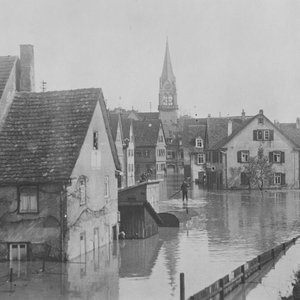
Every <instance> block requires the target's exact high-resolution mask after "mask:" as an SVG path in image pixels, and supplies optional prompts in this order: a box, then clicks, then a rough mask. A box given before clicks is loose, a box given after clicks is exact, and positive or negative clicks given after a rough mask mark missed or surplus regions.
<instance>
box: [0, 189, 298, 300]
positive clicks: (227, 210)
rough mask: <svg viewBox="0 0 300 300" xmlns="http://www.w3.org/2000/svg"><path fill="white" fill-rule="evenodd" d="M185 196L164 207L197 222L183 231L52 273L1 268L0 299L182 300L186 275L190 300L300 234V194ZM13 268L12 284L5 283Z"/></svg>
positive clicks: (36, 265) (124, 244)
mask: <svg viewBox="0 0 300 300" xmlns="http://www.w3.org/2000/svg"><path fill="white" fill-rule="evenodd" d="M180 196H181V195H179V194H178V195H177V197H175V198H174V199H169V200H164V201H161V203H160V212H164V211H172V210H173V211H174V210H176V211H186V212H187V213H188V214H189V215H191V216H192V217H191V219H190V220H188V221H187V222H186V223H183V224H182V226H181V227H180V228H160V230H159V235H156V236H153V237H151V238H148V239H145V240H125V241H120V242H119V243H115V244H113V245H110V246H108V247H102V248H100V249H98V251H95V252H92V253H88V254H87V255H86V256H85V257H81V258H80V259H78V260H76V261H74V262H71V263H68V264H63V265H61V264H59V263H50V262H47V263H46V265H45V272H42V262H33V263H17V262H16V263H14V265H10V264H9V263H1V264H0V299H116V300H124V299H126V300H127V299H130V300H140V299H179V274H180V273H181V272H184V273H185V294H186V297H189V296H191V295H192V294H194V293H196V292H198V291H200V290H201V289H202V288H204V287H206V286H207V285H209V284H211V283H212V282H214V281H215V280H217V279H219V278H220V277H221V276H224V275H225V274H227V273H230V272H231V271H232V270H233V269H234V268H235V267H237V266H239V265H241V264H243V263H244V262H245V261H246V260H250V259H252V258H253V257H255V256H257V255H258V254H260V253H261V252H263V251H266V250H268V249H270V248H272V247H274V246H276V245H278V244H280V243H282V242H285V241H287V240H288V239H290V238H293V237H295V236H297V235H298V234H299V233H300V192H299V191H288V192H285V191H268V192H263V193H260V192H256V191H253V192H248V191H232V192H229V191H228V192H225V191H204V190H202V189H199V188H198V187H197V186H195V187H194V189H193V190H192V191H190V194H189V197H190V199H189V201H188V205H187V206H183V205H182V200H181V198H180ZM292 249H293V248H291V249H290V250H289V251H292ZM295 264H298V262H295ZM10 267H13V268H14V282H13V283H12V285H10V284H9V283H8V282H6V281H7V279H8V272H9V268H10ZM283 268H284V266H283ZM282 272H284V271H282ZM251 299H253V298H251ZM256 299H259V298H256ZM261 299H267V298H261Z"/></svg>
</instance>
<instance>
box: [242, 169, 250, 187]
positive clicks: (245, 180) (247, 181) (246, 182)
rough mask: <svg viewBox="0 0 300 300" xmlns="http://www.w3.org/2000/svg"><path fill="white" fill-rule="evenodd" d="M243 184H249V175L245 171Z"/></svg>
mask: <svg viewBox="0 0 300 300" xmlns="http://www.w3.org/2000/svg"><path fill="white" fill-rule="evenodd" d="M241 185H249V177H248V176H247V174H246V173H245V172H242V173H241Z"/></svg>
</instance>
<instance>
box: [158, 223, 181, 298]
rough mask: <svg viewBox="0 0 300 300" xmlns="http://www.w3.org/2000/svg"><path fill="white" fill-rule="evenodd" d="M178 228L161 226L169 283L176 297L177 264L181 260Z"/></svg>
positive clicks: (171, 293) (172, 294)
mask: <svg viewBox="0 0 300 300" xmlns="http://www.w3.org/2000/svg"><path fill="white" fill-rule="evenodd" d="M178 233H179V231H178V228H161V230H160V233H159V235H160V237H161V238H162V239H163V240H164V243H163V246H162V250H163V253H164V257H165V261H166V268H167V272H168V275H169V284H170V287H171V292H170V295H171V296H172V297H174V295H175V290H176V282H177V280H178V278H177V274H178V273H177V265H178V261H179V237H178Z"/></svg>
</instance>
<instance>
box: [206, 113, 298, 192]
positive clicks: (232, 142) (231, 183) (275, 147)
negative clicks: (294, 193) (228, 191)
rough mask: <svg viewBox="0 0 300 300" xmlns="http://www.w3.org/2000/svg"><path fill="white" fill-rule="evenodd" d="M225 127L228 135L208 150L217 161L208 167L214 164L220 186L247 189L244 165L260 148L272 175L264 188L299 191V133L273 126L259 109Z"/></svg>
mask: <svg viewBox="0 0 300 300" xmlns="http://www.w3.org/2000/svg"><path fill="white" fill-rule="evenodd" d="M287 127H288V126H287ZM228 128H229V132H228V133H230V134H229V135H228V136H227V137H225V138H223V139H221V140H220V141H219V142H218V143H216V144H215V145H214V146H213V147H212V148H211V149H212V150H213V151H215V152H213V151H212V153H217V154H216V157H217V158H218V159H217V160H216V163H214V162H211V166H213V165H214V164H216V168H215V171H218V173H217V174H220V175H221V178H222V179H220V180H221V184H222V185H223V187H226V188H247V187H248V181H247V177H246V176H245V173H244V170H245V169H244V166H245V164H246V163H247V162H248V160H249V157H250V156H251V157H255V156H257V155H258V149H259V148H260V147H262V148H263V151H264V155H266V156H267V157H268V159H269V162H270V163H272V168H273V173H274V174H273V177H272V178H270V180H269V181H268V182H264V187H270V188H279V187H288V188H299V144H298V142H297V141H300V139H299V137H300V134H299V131H298V132H297V130H296V129H293V130H291V131H290V132H289V131H288V129H287V128H286V127H285V126H284V125H282V128H281V127H280V126H275V125H274V124H273V123H272V122H271V121H270V120H269V119H268V118H267V117H266V116H265V115H264V114H263V111H262V110H260V111H259V113H258V114H257V115H256V116H253V117H251V118H249V119H247V120H245V121H244V122H242V123H241V124H240V126H238V127H237V128H236V129H233V130H232V128H233V127H232V124H231V121H230V120H229V122H228ZM288 132H289V134H288Z"/></svg>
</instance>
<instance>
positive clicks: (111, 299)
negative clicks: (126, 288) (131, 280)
mask: <svg viewBox="0 0 300 300" xmlns="http://www.w3.org/2000/svg"><path fill="white" fill-rule="evenodd" d="M112 247H113V246H112V245H109V246H104V247H101V248H99V249H96V250H95V251H92V252H89V253H88V254H86V255H84V256H83V257H81V259H80V260H78V261H76V262H69V263H66V264H64V263H56V262H46V263H45V272H42V266H43V263H42V262H41V261H33V262H11V263H10V264H9V265H7V266H8V267H12V268H13V270H14V276H13V279H14V285H13V287H12V291H13V299H43V300H48V299H49V300H50V299H51V300H52V299H82V300H85V299H89V300H90V299H105V300H116V299H119V273H118V270H119V254H118V252H116V253H115V255H114V252H113V249H112ZM0 268H1V266H0ZM8 271H9V270H7V273H8ZM24 285H26V286H24ZM20 286H22V287H23V286H24V288H20ZM25 287H26V288H25ZM8 289H9V283H7V286H3V285H2V286H1V287H0V298H1V299H2V297H3V294H2V293H1V291H3V290H8Z"/></svg>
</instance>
